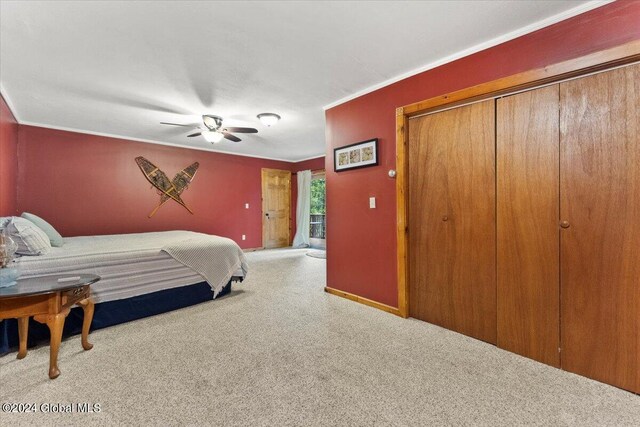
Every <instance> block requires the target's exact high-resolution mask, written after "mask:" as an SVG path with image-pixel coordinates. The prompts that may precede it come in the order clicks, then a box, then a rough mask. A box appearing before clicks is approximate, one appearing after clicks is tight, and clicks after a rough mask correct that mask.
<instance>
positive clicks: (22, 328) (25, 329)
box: [18, 317, 29, 359]
mask: <svg viewBox="0 0 640 427" xmlns="http://www.w3.org/2000/svg"><path fill="white" fill-rule="evenodd" d="M28 336H29V318H28V317H19V318H18V339H19V340H20V346H19V350H18V359H24V358H25V357H26V356H27V338H28Z"/></svg>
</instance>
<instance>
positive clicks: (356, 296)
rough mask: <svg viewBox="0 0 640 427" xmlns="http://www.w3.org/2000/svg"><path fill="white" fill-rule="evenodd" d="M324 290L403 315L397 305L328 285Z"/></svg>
mask: <svg viewBox="0 0 640 427" xmlns="http://www.w3.org/2000/svg"><path fill="white" fill-rule="evenodd" d="M324 291H325V292H327V293H329V294H332V295H337V296H339V297H342V298H346V299H348V300H351V301H355V302H359V303H360V304H364V305H368V306H369V307H373V308H377V309H378V310H382V311H386V312H387V313H391V314H395V315H396V316H399V317H403V316H402V315H401V314H400V310H398V309H397V308H396V307H391V306H390V305H386V304H383V303H381V302H377V301H373V300H370V299H368V298H364V297H359V296H358V295H354V294H351V293H349V292H345V291H340V290H338V289H333V288H330V287H328V286H327V287H325V288H324Z"/></svg>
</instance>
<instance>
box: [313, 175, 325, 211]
mask: <svg viewBox="0 0 640 427" xmlns="http://www.w3.org/2000/svg"><path fill="white" fill-rule="evenodd" d="M324 191H325V181H324V179H312V180H311V215H324V213H325V201H324Z"/></svg>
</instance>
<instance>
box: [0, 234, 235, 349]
mask: <svg viewBox="0 0 640 427" xmlns="http://www.w3.org/2000/svg"><path fill="white" fill-rule="evenodd" d="M18 264H19V267H20V276H21V277H24V278H27V277H37V276H44V275H49V274H64V273H69V274H70V275H73V274H78V273H91V274H97V275H99V276H100V277H101V280H100V281H99V282H98V283H96V284H94V285H92V287H91V291H92V296H93V299H94V301H95V302H96V308H95V313H94V319H93V324H92V329H99V328H103V327H107V326H112V325H115V324H118V323H123V322H127V321H131V320H135V319H140V318H143V317H147V316H151V315H155V314H159V313H163V312H166V311H170V310H175V309H178V308H182V307H186V306H189V305H194V304H197V303H200V302H204V301H207V300H211V299H215V298H217V297H220V296H223V295H225V294H227V293H228V292H229V291H230V289H231V283H232V282H234V281H239V282H241V281H242V280H243V279H244V277H245V275H246V274H247V271H248V267H247V264H246V260H245V257H244V253H243V252H242V249H240V247H239V246H238V245H237V244H236V243H235V242H234V241H233V240H231V239H227V238H224V237H219V236H212V235H207V234H202V233H194V232H189V231H163V232H153V233H137V234H120V235H109V236H85V237H70V238H65V239H64V245H63V246H62V247H52V248H51V250H50V251H49V252H47V253H45V254H43V255H38V256H23V257H20V259H19V260H18ZM81 322H82V311H81V310H79V309H78V308H75V309H73V310H72V312H71V313H70V314H69V316H68V317H67V321H66V322H65V335H67V336H68V335H72V334H75V333H78V332H79V331H80V328H81ZM46 339H48V330H47V329H46V327H43V325H40V324H38V323H35V322H32V323H31V325H30V333H29V342H30V344H33V343H35V342H39V341H41V340H46ZM16 345H17V326H15V320H13V321H12V320H5V321H3V322H1V324H0V354H3V353H6V352H7V351H8V350H9V349H10V348H11V347H14V346H16Z"/></svg>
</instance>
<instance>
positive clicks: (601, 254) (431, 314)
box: [407, 64, 640, 392]
mask: <svg viewBox="0 0 640 427" xmlns="http://www.w3.org/2000/svg"><path fill="white" fill-rule="evenodd" d="M407 132H408V136H407V157H408V175H407V183H408V210H407V212H408V215H407V216H408V218H407V219H408V225H409V233H408V251H409V254H408V255H409V256H408V263H409V314H410V315H411V316H412V317H416V318H418V319H422V320H425V321H427V322H430V323H434V324H437V325H440V326H443V327H445V328H448V329H451V330H454V331H457V332H461V333H463V334H466V335H469V336H472V337H475V338H479V339H482V340H484V341H487V342H492V343H495V344H497V345H498V346H499V347H501V348H504V349H506V350H509V351H512V352H514V353H518V354H521V355H523V356H526V357H529V358H532V359H535V360H538V361H540V362H542V363H546V364H549V365H552V366H555V367H559V368H562V369H565V370H568V371H571V372H575V373H577V374H580V375H584V376H587V377H590V378H593V379H596V380H599V381H603V382H606V383H609V384H612V385H615V386H618V387H621V388H624V389H626V390H631V391H634V392H640V65H639V64H634V65H629V66H625V67H621V68H617V69H614V70H610V71H605V72H600V73H597V74H594V75H590V76H586V77H581V78H576V79H573V80H569V81H564V82H561V83H558V84H552V85H548V86H544V87H541V88H537V89H532V90H528V91H525V92H521V93H517V94H514V95H509V96H503V97H500V98H498V99H490V100H486V101H482V102H479V103H475V104H470V105H466V106H462V107H457V108H453V109H450V110H446V111H442V112H436V113H432V114H428V115H424V116H419V117H415V118H411V119H410V120H409V123H408V130H407Z"/></svg>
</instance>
